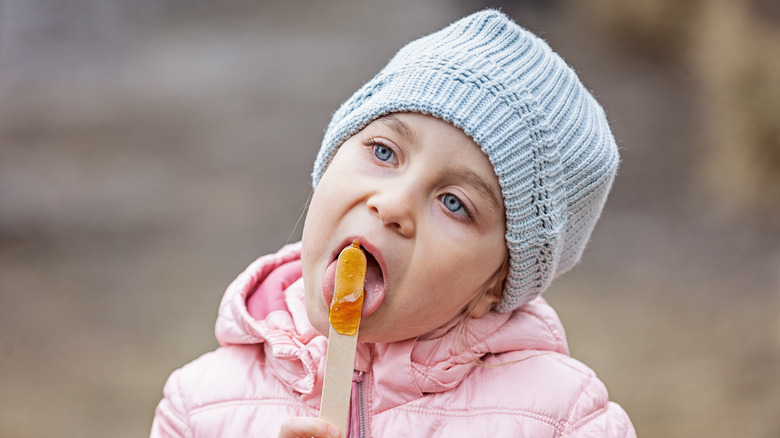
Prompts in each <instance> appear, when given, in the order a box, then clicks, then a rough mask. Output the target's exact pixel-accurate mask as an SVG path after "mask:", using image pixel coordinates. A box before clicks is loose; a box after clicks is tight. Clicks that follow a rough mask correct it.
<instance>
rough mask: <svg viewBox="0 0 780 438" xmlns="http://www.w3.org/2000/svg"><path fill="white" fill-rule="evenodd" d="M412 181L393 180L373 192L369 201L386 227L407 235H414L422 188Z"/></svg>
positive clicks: (373, 210) (370, 207) (369, 204)
mask: <svg viewBox="0 0 780 438" xmlns="http://www.w3.org/2000/svg"><path fill="white" fill-rule="evenodd" d="M415 186H416V184H414V183H410V182H397V181H396V182H391V183H386V185H385V186H384V187H382V188H381V189H378V190H376V191H375V193H373V194H372V195H371V196H370V197H369V198H368V201H367V205H368V208H369V210H371V212H372V213H373V214H375V215H376V216H377V217H378V218H379V220H380V221H381V222H382V224H383V225H384V226H385V227H388V228H391V229H392V230H393V231H395V232H396V233H398V234H400V235H402V236H405V237H412V236H414V233H415V229H416V224H417V215H416V212H417V210H418V209H419V208H420V190H419V188H416V187H415Z"/></svg>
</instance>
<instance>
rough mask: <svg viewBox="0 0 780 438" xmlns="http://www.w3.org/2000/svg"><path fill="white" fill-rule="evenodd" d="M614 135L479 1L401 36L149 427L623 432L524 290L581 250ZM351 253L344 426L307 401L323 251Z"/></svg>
mask: <svg viewBox="0 0 780 438" xmlns="http://www.w3.org/2000/svg"><path fill="white" fill-rule="evenodd" d="M618 161H619V158H618V152H617V147H616V145H615V141H614V138H613V136H612V134H611V132H610V129H609V126H608V125H607V120H606V117H605V116H604V112H603V110H602V108H601V107H600V106H599V104H598V103H597V102H596V101H595V100H594V99H593V97H592V96H591V95H590V94H589V93H588V91H587V90H586V89H585V88H584V86H583V85H582V84H581V83H580V81H579V79H578V78H577V76H576V75H575V73H574V72H573V71H572V69H571V68H570V67H568V66H567V65H566V63H565V62H564V61H563V60H562V59H561V58H560V57H559V56H558V55H556V54H555V53H554V52H553V51H552V50H551V49H550V48H549V46H548V45H547V44H546V43H544V42H543V41H542V40H540V39H539V38H537V37H536V36H534V35H532V34H531V33H529V32H528V31H526V30H524V29H522V28H521V27H519V26H518V25H516V24H515V23H514V22H512V21H511V20H510V19H509V18H508V17H506V16H505V15H503V14H502V13H500V12H498V11H494V10H486V11H482V12H479V13H476V14H473V15H471V16H468V17H466V18H463V19H461V20H459V21H457V22H455V23H453V24H451V25H450V26H448V27H446V28H444V29H442V30H440V31H438V32H436V33H433V34H431V35H428V36H426V37H423V38H420V39H418V40H416V41H413V42H412V43H410V44H408V45H407V46H405V47H404V48H402V49H401V50H400V51H399V52H398V53H397V54H396V56H395V57H394V58H393V59H392V60H391V61H390V62H389V64H388V65H387V66H386V67H385V68H384V69H383V70H382V71H381V72H379V74H378V75H377V76H376V77H374V78H373V79H372V80H371V81H369V82H368V83H366V84H365V85H364V86H363V87H362V88H361V89H360V90H358V91H357V92H356V93H355V94H354V95H353V96H352V97H351V98H349V99H348V100H347V101H346V102H345V103H344V104H343V105H342V106H341V108H340V109H339V110H338V111H337V112H336V113H335V115H334V116H333V119H332V120H331V122H330V125H329V127H328V130H327V132H326V133H325V138H324V140H323V142H322V147H321V149H320V151H319V154H318V155H317V158H316V161H315V164H314V172H313V186H314V195H313V197H312V200H311V204H310V206H309V210H308V213H307V216H306V222H305V225H304V230H303V239H302V242H301V243H298V244H293V245H288V246H286V247H284V248H282V249H281V250H280V251H279V252H278V253H276V254H272V255H267V256H264V257H261V258H259V259H258V260H257V261H255V262H254V263H253V264H252V265H250V266H249V267H248V268H247V269H246V271H244V272H243V273H242V274H241V275H240V276H239V277H238V278H237V279H236V280H235V281H234V282H233V283H232V284H231V285H230V286H229V287H228V289H227V292H226V293H225V296H224V298H223V300H222V303H221V305H220V309H219V316H218V319H217V325H216V335H217V339H218V340H219V342H220V345H221V347H220V348H218V349H217V350H216V351H214V352H211V353H208V354H206V355H204V356H202V357H200V358H199V359H197V360H195V361H194V362H192V363H190V364H188V365H186V366H184V367H183V368H181V369H180V370H177V371H175V372H174V373H173V374H172V375H171V376H170V378H169V379H168V382H167V384H166V385H165V390H164V394H165V397H164V399H163V400H162V401H161V402H160V404H159V406H158V407H157V411H156V415H155V419H154V424H153V426H152V433H151V435H152V436H154V437H168V436H175V437H179V436H186V437H216V436H220V437H239V436H241V437H249V436H267V437H275V436H280V437H298V436H300V437H312V436H314V437H330V436H332V437H337V436H342V437H346V436H349V437H396V436H404V437H431V436H448V437H450V436H469V437H472V436H491V437H494V436H499V437H503V436H525V437H564V436H565V437H570V436H580V437H634V436H636V434H635V432H634V429H633V426H632V425H631V422H630V420H629V418H628V416H627V415H626V413H625V412H624V411H623V409H622V408H621V407H620V406H618V405H617V404H615V403H612V402H610V401H609V399H608V396H607V390H606V388H605V387H604V385H603V384H602V383H601V381H599V380H598V378H597V377H596V376H595V375H594V373H593V371H591V370H590V369H589V368H587V367H586V366H585V365H583V364H581V363H580V362H578V361H576V360H575V359H572V358H571V357H570V356H569V354H568V347H567V345H566V339H565V335H564V331H563V327H562V326H561V323H560V321H559V320H558V318H557V316H556V314H555V312H554V311H553V309H552V308H551V307H550V306H549V305H548V304H547V303H546V302H545V301H544V300H543V299H542V298H540V297H539V295H540V294H541V293H542V292H543V291H544V290H545V289H546V288H547V287H548V286H549V284H550V282H551V281H552V280H553V278H555V277H557V276H558V275H560V274H562V273H563V272H565V271H567V270H569V269H570V268H571V267H572V266H574V265H575V264H576V263H577V261H578V260H579V258H580V256H581V254H582V251H583V249H584V247H585V244H586V242H587V241H588V238H589V236H590V233H591V230H592V229H593V227H594V225H595V223H596V220H597V219H598V217H599V214H600V213H601V209H602V207H603V205H604V202H605V200H606V197H607V193H608V192H609V189H610V186H611V184H612V180H613V178H614V176H615V172H616V171H617V167H618ZM353 240H359V241H360V242H361V244H362V246H363V247H364V249H365V251H366V256H367V259H368V267H367V275H366V281H365V289H366V295H365V300H364V306H363V313H362V317H363V319H362V322H361V325H360V332H359V338H358V340H359V344H358V350H357V355H356V360H355V365H354V374H353V385H352V404H351V415H350V427H349V430H342V431H339V430H337V429H336V428H335V427H333V426H332V425H329V424H328V423H326V422H324V421H322V420H320V419H318V418H316V417H317V416H318V413H319V404H320V396H321V391H322V381H323V375H324V367H325V355H326V351H327V348H328V339H327V338H326V336H324V335H325V334H327V333H328V328H329V322H328V305H329V303H330V300H331V298H332V296H333V287H334V276H335V261H336V258H337V256H338V254H339V252H340V251H341V250H342V249H343V248H344V247H346V246H348V245H350V243H351V242H352V241H353Z"/></svg>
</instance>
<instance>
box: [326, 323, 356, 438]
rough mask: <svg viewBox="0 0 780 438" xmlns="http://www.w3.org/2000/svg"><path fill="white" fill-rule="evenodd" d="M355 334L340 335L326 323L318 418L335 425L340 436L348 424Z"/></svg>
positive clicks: (343, 433)
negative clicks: (326, 347)
mask: <svg viewBox="0 0 780 438" xmlns="http://www.w3.org/2000/svg"><path fill="white" fill-rule="evenodd" d="M357 338H358V337H357V333H355V334H354V335H353V336H347V335H342V334H340V333H339V332H337V331H336V329H335V328H333V326H332V325H331V326H330V332H329V334H328V355H327V357H326V358H325V380H324V382H323V384H322V399H321V401H320V418H321V419H323V420H325V421H327V422H328V423H331V424H333V425H334V426H336V427H338V428H339V430H340V431H341V436H342V437H345V436H347V430H348V427H349V402H350V395H351V393H352V373H353V370H354V368H355V349H356V348H357Z"/></svg>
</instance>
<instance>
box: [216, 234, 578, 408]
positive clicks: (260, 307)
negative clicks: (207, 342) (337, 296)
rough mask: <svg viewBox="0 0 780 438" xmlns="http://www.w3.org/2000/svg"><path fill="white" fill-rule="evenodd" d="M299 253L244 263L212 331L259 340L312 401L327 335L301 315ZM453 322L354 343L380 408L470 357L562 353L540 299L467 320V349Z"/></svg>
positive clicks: (466, 365) (443, 387) (220, 336)
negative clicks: (391, 339) (401, 337)
mask: <svg viewBox="0 0 780 438" xmlns="http://www.w3.org/2000/svg"><path fill="white" fill-rule="evenodd" d="M300 257H301V246H300V243H296V244H292V245H287V246H285V247H284V248H282V249H281V250H280V251H279V252H277V253H276V254H271V255H266V256H263V257H260V258H259V259H257V260H256V261H255V262H254V263H252V264H251V265H249V267H248V268H247V269H246V270H245V271H244V272H242V273H241V274H240V275H239V276H238V277H237V278H236V279H235V280H234V281H233V282H232V283H231V284H230V286H228V288H227V291H226V292H225V295H224V296H223V298H222V302H221V304H220V308H219V315H218V317H217V323H216V336H217V340H218V341H219V343H220V344H221V345H231V344H262V348H263V349H264V350H265V357H266V360H265V361H266V364H267V365H268V366H269V367H270V369H271V370H272V372H273V373H274V374H275V375H276V377H277V378H278V379H279V380H281V381H282V382H284V383H285V384H286V385H287V386H288V387H289V388H291V389H292V390H294V391H296V392H298V393H301V394H302V395H303V396H304V397H303V398H304V400H306V401H307V402H308V403H310V404H312V405H313V406H317V405H318V403H319V394H320V392H321V388H322V377H323V375H324V367H325V354H326V351H327V338H326V337H325V336H322V335H320V334H319V333H318V332H317V331H316V330H314V328H313V327H312V326H311V324H310V323H309V320H308V318H307V316H306V309H305V306H304V288H303V280H302V278H301V261H300ZM459 322H460V321H455V322H452V323H450V324H449V325H448V326H446V327H443V328H441V329H438V330H436V331H434V332H431V333H429V334H427V335H424V336H422V337H419V338H417V339H410V340H407V341H402V342H395V343H390V344H359V345H358V352H357V358H356V364H355V368H356V369H357V370H359V371H362V372H367V373H371V374H372V376H373V379H374V382H375V384H376V391H375V393H374V394H375V395H376V397H377V400H376V402H377V405H376V407H377V408H378V409H379V410H380V411H381V410H385V409H388V408H391V407H393V406H396V405H399V404H402V403H405V402H408V401H411V400H414V399H416V398H419V397H421V396H422V395H423V393H433V392H442V391H447V390H449V389H452V388H454V387H456V386H457V385H458V384H459V383H460V382H461V381H462V380H463V379H464V378H465V377H466V375H467V374H468V373H469V372H470V371H471V370H472V368H474V367H475V366H477V365H476V363H475V360H474V359H475V358H479V357H483V356H485V355H491V354H493V355H497V354H501V353H506V352H510V351H520V350H532V351H555V352H558V353H562V354H566V355H568V347H567V345H566V338H565V334H564V331H563V327H562V325H561V323H560V320H559V319H558V316H557V315H556V314H555V311H554V310H553V309H552V308H551V307H550V306H549V305H548V304H547V303H546V302H545V301H544V300H543V299H542V298H537V299H536V300H534V301H532V302H530V303H528V304H526V305H525V306H522V307H520V308H519V309H517V310H515V311H513V312H511V313H495V312H491V313H490V314H488V315H487V316H485V317H484V318H480V319H473V320H471V321H469V323H468V339H469V340H470V342H469V345H470V348H466V347H467V344H466V343H465V342H464V341H463V339H464V338H463V334H462V332H461V330H460V324H459Z"/></svg>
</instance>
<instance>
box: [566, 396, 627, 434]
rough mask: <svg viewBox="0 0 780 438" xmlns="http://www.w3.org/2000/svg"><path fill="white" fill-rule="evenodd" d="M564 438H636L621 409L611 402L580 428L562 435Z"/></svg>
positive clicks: (624, 412)
mask: <svg viewBox="0 0 780 438" xmlns="http://www.w3.org/2000/svg"><path fill="white" fill-rule="evenodd" d="M563 436H564V437H565V438H575V437H576V438H636V431H635V430H634V426H633V425H632V424H631V420H630V419H629V418H628V414H626V411H624V410H623V408H622V407H621V406H620V405H619V404H617V403H613V402H609V404H608V405H607V407H606V408H605V409H604V410H602V411H600V412H599V413H597V414H595V415H594V416H593V417H592V418H590V419H589V420H588V422H586V423H584V424H582V425H580V427H578V428H576V429H573V430H570V431H569V432H568V433H564V435H563Z"/></svg>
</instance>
